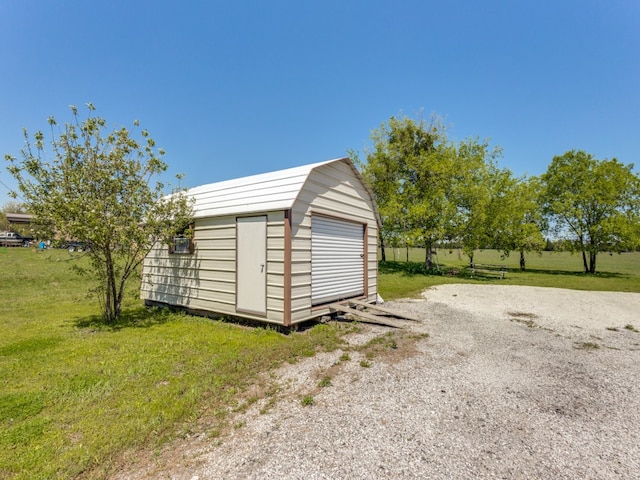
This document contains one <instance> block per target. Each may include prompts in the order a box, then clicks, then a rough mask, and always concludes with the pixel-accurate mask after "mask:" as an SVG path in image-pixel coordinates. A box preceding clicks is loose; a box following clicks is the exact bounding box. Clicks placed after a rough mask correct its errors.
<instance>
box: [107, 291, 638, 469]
mask: <svg viewBox="0 0 640 480" xmlns="http://www.w3.org/2000/svg"><path fill="white" fill-rule="evenodd" d="M386 306H388V307H392V308H395V309H397V310H400V311H406V312H407V313H412V314H413V315H417V316H418V317H419V318H421V319H422V321H421V322H409V321H407V322H406V325H407V328H406V329H404V330H402V331H398V330H394V329H391V328H387V327H381V326H370V325H367V326H363V330H362V331H361V332H360V333H358V334H356V335H354V336H353V341H354V343H358V344H362V342H363V341H366V340H367V339H370V338H374V337H376V336H381V335H385V334H388V332H394V333H393V338H397V339H398V345H397V346H395V345H394V346H393V347H391V348H387V349H386V350H385V351H384V352H382V353H379V354H378V355H376V356H374V357H373V358H365V356H364V355H365V354H364V352H362V351H349V352H348V355H349V359H346V358H345V357H341V356H342V355H343V353H344V352H342V351H336V352H331V353H325V354H321V355H317V356H315V357H313V358H310V359H308V360H305V361H303V362H299V363H297V364H295V365H287V366H285V367H283V368H282V369H281V370H279V372H278V373H277V375H276V377H275V379H274V382H276V383H277V385H278V386H279V388H280V389H281V394H280V395H279V398H278V400H277V402H275V404H274V405H273V406H271V407H270V408H268V409H267V410H266V413H265V411H264V402H266V401H267V400H266V399H265V400H263V401H262V402H256V404H255V405H253V406H252V407H251V408H250V409H248V410H247V411H245V412H242V413H238V414H236V417H235V418H234V419H233V420H232V422H233V423H234V424H235V425H236V426H237V428H234V429H232V431H230V432H229V433H228V434H225V435H223V436H222V437H221V438H218V439H216V440H210V439H207V438H206V437H205V436H204V435H199V436H191V437H189V438H187V439H184V440H181V441H177V442H175V443H174V444H172V445H171V446H170V448H168V449H167V450H166V451H165V452H163V453H162V454H160V455H158V456H157V458H156V459H155V460H153V461H152V462H146V463H145V464H144V465H137V466H133V467H131V468H130V469H129V470H128V471H126V472H125V471H123V472H120V473H119V474H118V475H117V476H115V477H113V478H120V479H125V478H171V479H176V480H177V479H187V480H203V479H210V478H225V479H371V478H377V479H392V478H393V479H398V478H404V479H414V478H415V479H418V478H420V479H423V478H430V479H469V478H474V479H475V478H477V479H484V478H503V479H529V478H554V479H576V478H581V479H603V478H620V479H640V384H639V382H638V381H637V379H638V378H639V377H640V333H638V332H637V331H635V329H638V330H640V313H639V312H640V294H635V293H612V292H579V291H572V290H563V289H549V288H535V287H519V286H496V285H445V286H440V287H436V288H433V289H429V290H427V291H426V292H425V293H424V299H422V300H407V301H401V302H393V303H387V305H386ZM425 333H428V334H429V335H428V337H427V336H425V335H424V334H425ZM363 361H366V362H367V363H366V364H363V363H361V362H363ZM363 365H365V366H363ZM324 377H329V378H330V379H331V380H330V384H328V385H326V386H319V380H320V379H321V378H324ZM304 397H310V398H312V399H313V404H312V405H307V406H305V405H303V402H302V401H301V399H302V398H304Z"/></svg>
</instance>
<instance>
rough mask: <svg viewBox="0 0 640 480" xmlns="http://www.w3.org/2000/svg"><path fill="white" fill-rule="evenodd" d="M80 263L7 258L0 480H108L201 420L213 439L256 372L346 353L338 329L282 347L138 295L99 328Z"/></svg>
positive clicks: (68, 258)
mask: <svg viewBox="0 0 640 480" xmlns="http://www.w3.org/2000/svg"><path fill="white" fill-rule="evenodd" d="M79 256H80V254H70V253H69V252H67V251H65V250H49V251H47V252H36V251H34V250H32V249H24V248H14V249H3V250H0V268H1V269H2V272H3V281H2V282H1V283H0V299H2V301H1V303H0V329H1V331H2V335H1V336H0V382H2V383H1V385H2V386H1V388H0V478H3V479H30V480H32V479H49V478H74V477H77V476H80V475H82V476H83V478H102V477H103V476H106V475H107V474H108V472H109V469H110V468H112V467H113V466H114V465H115V463H116V462H117V458H118V457H119V455H121V454H122V453H123V452H125V451H128V450H131V449H135V448H139V447H140V446H143V445H144V446H145V447H146V448H149V447H152V448H153V446H154V445H155V446H159V445H161V444H162V443H163V442H165V441H166V440H168V439H170V438H172V437H173V436H175V435H180V434H182V433H184V432H186V431H188V429H189V427H190V425H193V424H194V422H195V421H196V419H198V418H201V417H202V416H206V417H207V418H210V420H209V424H210V427H209V428H210V430H211V431H209V432H208V433H210V434H213V435H215V434H216V431H217V429H220V428H222V427H223V426H224V418H225V414H226V413H227V412H228V411H229V409H230V408H234V407H239V405H238V404H237V403H238V401H239V399H240V398H241V395H239V394H240V393H241V392H242V391H243V389H245V387H247V386H248V385H249V384H250V383H252V382H255V381H256V379H257V376H258V375H259V374H260V372H265V371H268V370H269V369H271V368H273V367H275V366H277V365H279V364H281V363H282V362H284V361H295V360H296V358H300V357H302V356H309V355H313V354H314V353H315V351H317V350H331V349H334V348H336V347H337V346H338V345H339V342H340V340H339V338H340V332H339V330H338V327H335V326H328V325H318V326H316V327H313V328H311V329H309V330H307V331H305V332H303V333H295V334H291V335H283V334H282V333H278V332H276V331H274V330H273V329H269V328H256V327H253V328H247V327H242V326H240V325H237V324H232V323H224V322H219V321H213V320H209V319H204V318H198V317H191V316H187V315H182V314H177V313H170V312H168V311H159V310H147V309H145V308H144V307H142V306H141V305H140V301H139V300H137V298H136V294H137V290H136V288H132V290H131V292H130V294H131V295H130V298H128V300H127V305H126V315H125V318H124V319H123V321H122V322H121V324H120V325H118V326H116V327H115V328H105V327H101V326H100V325H99V322H97V321H96V320H97V318H99V317H98V316H97V315H98V313H99V311H98V309H97V306H96V304H95V302H94V300H90V299H88V298H87V297H86V285H85V284H84V282H83V281H82V280H80V279H78V278H77V277H75V276H74V274H72V273H70V272H69V267H70V265H71V264H72V263H73V262H74V261H78V258H79ZM79 261H83V260H79ZM133 287H135V285H133Z"/></svg>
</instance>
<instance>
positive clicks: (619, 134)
mask: <svg viewBox="0 0 640 480" xmlns="http://www.w3.org/2000/svg"><path fill="white" fill-rule="evenodd" d="M86 102H92V103H93V104H94V105H95V106H96V107H97V114H99V115H100V116H102V117H104V118H106V119H107V121H108V122H109V123H110V124H112V125H114V126H119V125H126V126H130V125H131V124H132V122H133V120H135V119H139V120H140V123H141V126H142V127H144V128H146V129H148V130H149V132H150V133H151V136H152V137H153V138H154V139H155V140H156V141H157V143H158V145H160V146H162V147H163V148H164V149H165V150H166V151H167V155H166V157H165V160H166V161H167V163H168V164H169V166H170V173H171V174H173V173H178V172H180V173H184V174H185V175H186V178H185V180H184V181H183V185H185V186H189V187H190V186H196V185H201V184H204V183H210V182H215V181H220V180H226V179H229V178H234V177H240V176H245V175H251V174H255V173H262V172H266V171H271V170H278V169H281V168H288V167H292V166H296V165H302V164H305V163H313V162H317V161H322V160H326V159H330V158H335V157H341V156H344V155H345V154H346V151H347V150H348V149H354V150H358V151H362V150H363V149H364V148H366V147H367V146H369V145H370V141H369V134H370V132H371V130H372V129H374V128H377V127H378V126H380V124H381V123H383V122H385V121H387V120H388V119H389V117H391V116H392V115H396V116H397V115H407V116H410V117H414V118H416V117H418V116H419V115H421V114H422V115H424V116H425V117H427V118H428V117H429V116H430V114H431V113H432V112H435V113H437V114H438V115H440V116H442V117H443V118H444V119H445V121H446V123H447V124H449V125H450V126H451V128H450V130H449V135H450V138H452V139H454V140H461V139H464V138H467V137H478V138H480V139H485V138H489V139H490V142H491V144H492V145H499V146H501V147H502V148H503V151H504V156H503V158H502V159H501V160H500V165H501V166H503V167H508V168H510V169H511V170H513V172H514V173H515V174H517V175H523V174H528V175H538V174H540V173H543V172H544V171H545V170H546V167H547V166H548V164H549V162H550V161H551V159H552V158H553V156H554V155H560V154H562V153H564V152H565V151H567V150H570V149H582V150H585V151H587V152H589V153H592V154H593V155H595V156H596V157H597V158H601V159H604V158H612V157H616V158H618V160H620V161H621V162H623V163H636V164H639V163H640V162H639V161H638V160H639V159H638V153H639V152H640V2H638V1H636V0H601V1H596V0H552V1H549V0H536V1H517V0H483V1H479V0H452V1H430V0H422V1H413V0H411V1H403V0H395V1H377V0H369V1H350V0H338V1H322V0H316V1H302V0H298V1H278V0H274V1H251V2H249V1H225V2H222V1H200V2H196V1H190V2H189V1H184V2H177V1H175V0H174V1H164V0H156V1H153V2H151V1H148V2H147V1H135V0H127V1H120V0H111V1H102V2H97V1H96V2H88V1H86V0H83V1H76V0H73V1H72V0H69V1H64V0H61V1H56V2H52V1H48V0H42V1H35V0H2V1H1V2H0V153H1V154H2V155H4V154H5V153H10V154H13V155H19V151H20V148H21V147H22V146H23V138H22V128H23V127H27V128H28V129H29V130H30V131H36V130H38V129H46V128H47V122H46V120H47V118H48V117H49V116H50V115H54V116H56V118H57V119H58V121H59V122H66V121H69V120H70V112H69V109H68V106H69V105H71V104H75V105H78V106H79V107H80V106H82V105H84V104H85V103H86ZM80 111H81V112H82V113H84V112H85V110H84V109H83V108H80ZM421 112H422V113H421ZM1 161H2V162H3V163H2V164H1V165H0V182H2V183H0V206H1V205H3V204H4V203H6V202H7V201H9V200H10V198H9V197H8V188H15V182H14V181H13V179H12V178H11V177H10V175H9V174H8V172H6V170H5V165H6V162H4V160H1ZM636 170H637V168H636ZM167 178H168V177H167Z"/></svg>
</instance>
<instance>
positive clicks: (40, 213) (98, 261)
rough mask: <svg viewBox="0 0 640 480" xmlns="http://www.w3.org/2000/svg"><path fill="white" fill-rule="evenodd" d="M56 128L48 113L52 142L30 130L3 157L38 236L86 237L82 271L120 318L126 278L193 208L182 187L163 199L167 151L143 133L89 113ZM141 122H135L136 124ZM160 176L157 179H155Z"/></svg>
mask: <svg viewBox="0 0 640 480" xmlns="http://www.w3.org/2000/svg"><path fill="white" fill-rule="evenodd" d="M88 108H89V111H90V114H89V116H88V117H87V118H86V119H84V120H81V119H80V118H79V117H78V112H77V109H76V108H75V107H71V110H72V113H73V121H72V122H71V123H67V124H65V125H64V126H62V127H59V126H58V124H57V122H56V120H55V119H54V118H53V117H50V118H49V125H50V127H51V140H50V142H49V143H48V144H47V142H46V141H45V135H44V134H43V133H42V132H41V131H37V132H36V133H35V134H34V135H33V137H32V136H31V135H29V133H28V132H27V131H26V130H25V131H24V137H25V144H26V147H25V148H24V149H23V150H22V152H21V157H22V158H21V160H18V159H17V158H15V157H13V156H11V155H6V156H5V158H6V159H7V161H8V162H9V163H10V166H9V171H10V173H11V174H12V175H13V176H14V177H15V178H16V180H17V181H18V185H19V188H20V191H21V194H22V197H23V198H24V199H25V202H26V207H27V208H28V210H29V211H30V212H31V213H33V214H34V215H35V216H36V219H37V221H38V222H39V224H40V225H41V226H42V228H43V231H41V232H39V234H38V237H39V238H46V236H49V238H62V239H68V240H80V241H83V242H87V243H88V245H89V246H90V249H89V251H88V253H87V255H88V257H89V259H90V263H89V265H87V266H85V267H82V268H78V270H77V271H78V273H81V274H83V275H85V276H87V277H88V278H89V279H90V280H91V281H92V282H93V293H94V294H95V295H96V297H97V298H98V300H99V302H100V304H101V307H102V311H103V317H104V319H105V321H106V322H107V323H114V322H116V321H117V319H118V318H119V316H120V312H121V306H122V300H123V294H124V291H125V286H126V283H127V281H128V280H129V279H130V278H131V277H132V276H135V274H136V272H137V271H138V266H139V265H140V263H141V262H142V260H143V258H144V256H145V255H146V254H147V253H148V252H149V250H150V249H151V247H152V246H153V245H154V244H155V243H156V242H159V241H167V239H168V238H170V237H171V236H172V235H173V234H174V233H175V231H176V230H180V229H182V228H184V227H185V226H186V225H188V224H189V222H190V220H191V205H190V203H189V202H188V201H187V199H186V197H185V196H184V194H183V192H182V191H179V190H176V191H174V192H173V194H172V195H169V196H165V185H164V184H163V183H162V182H160V181H159V180H158V178H159V176H160V175H161V174H162V173H163V172H165V171H166V170H167V165H166V163H164V162H163V161H162V156H163V155H164V152H163V150H162V149H160V148H157V147H156V143H155V141H154V140H153V139H152V138H151V137H150V136H149V133H148V132H147V131H146V130H142V131H140V132H138V135H137V138H136V136H135V135H134V134H135V132H136V131H137V130H136V131H129V130H128V129H127V128H125V127H120V128H115V129H114V130H112V131H108V126H107V122H106V121H105V120H104V119H103V118H100V117H96V116H91V115H92V113H93V111H94V110H95V109H94V107H93V105H91V104H88ZM134 126H135V127H138V123H137V122H134ZM154 181H155V183H154Z"/></svg>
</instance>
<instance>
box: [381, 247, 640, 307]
mask: <svg viewBox="0 0 640 480" xmlns="http://www.w3.org/2000/svg"><path fill="white" fill-rule="evenodd" d="M424 257H425V251H424V249H417V248H416V249H410V250H409V265H408V264H407V263H406V250H404V249H401V250H396V251H395V257H394V252H393V251H392V250H391V249H389V250H388V251H387V262H386V263H384V264H381V265H380V281H379V284H380V287H379V290H380V295H382V297H383V298H384V299H388V300H392V299H396V298H401V297H412V296H415V295H418V294H419V293H420V292H421V291H422V290H424V289H425V288H428V287H431V286H434V285H439V284H443V283H499V284H501V285H534V286H540V287H558V288H571V289H576V290H602V291H620V292H640V253H639V252H633V253H621V254H617V253H614V254H612V255H610V254H608V253H602V254H600V255H598V264H597V265H598V268H597V272H598V273H596V274H595V275H587V274H585V273H583V270H582V257H581V256H580V255H572V254H571V253H569V252H542V254H536V253H531V254H527V255H526V265H527V268H526V270H525V271H524V272H521V271H520V257H519V255H518V254H513V255H511V256H509V257H506V258H503V257H502V255H501V254H500V252H497V251H496V250H480V251H476V252H475V255H474V262H475V263H479V264H489V265H502V266H504V267H506V268H507V274H506V278H505V279H502V280H501V279H499V278H493V277H487V278H482V277H481V278H475V279H471V278H469V277H468V276H465V275H464V267H466V266H467V265H468V264H469V259H468V257H467V256H465V255H463V254H461V253H460V252H459V251H458V250H445V249H440V250H438V252H437V256H436V259H437V261H438V264H439V266H440V267H441V269H442V270H443V271H446V270H451V269H457V270H458V271H459V272H460V275H458V276H451V275H442V276H438V275H420V274H411V273H410V272H411V271H412V270H414V269H412V268H410V266H411V264H413V265H414V266H415V265H418V264H421V263H424ZM394 258H395V261H394ZM408 267H409V268H408Z"/></svg>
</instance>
